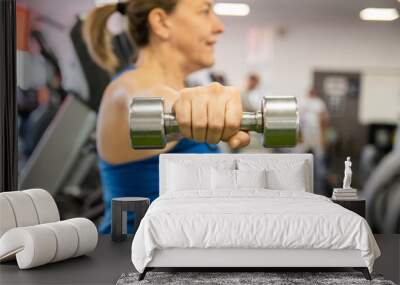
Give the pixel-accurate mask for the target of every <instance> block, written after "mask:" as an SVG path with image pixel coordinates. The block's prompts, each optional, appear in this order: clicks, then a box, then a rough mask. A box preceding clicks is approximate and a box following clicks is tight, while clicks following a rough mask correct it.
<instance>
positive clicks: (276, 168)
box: [238, 158, 311, 191]
mask: <svg viewBox="0 0 400 285" xmlns="http://www.w3.org/2000/svg"><path fill="white" fill-rule="evenodd" d="M238 168H239V169H240V170H260V169H266V170H267V182H268V183H267V188H268V189H272V190H290V191H306V189H311V187H310V183H311V181H308V179H307V177H308V175H309V172H310V170H309V169H308V162H307V161H304V160H295V159H291V158H288V159H285V160H283V159H239V160H238Z"/></svg>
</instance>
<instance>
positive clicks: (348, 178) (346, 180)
mask: <svg viewBox="0 0 400 285" xmlns="http://www.w3.org/2000/svg"><path fill="white" fill-rule="evenodd" d="M344 167H345V168H344V179H343V189H352V188H351V186H350V184H351V176H352V175H353V172H352V171H351V161H350V156H348V157H347V160H346V161H345V162H344Z"/></svg>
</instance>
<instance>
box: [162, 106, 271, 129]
mask: <svg viewBox="0 0 400 285" xmlns="http://www.w3.org/2000/svg"><path fill="white" fill-rule="evenodd" d="M164 127H165V133H166V134H167V135H174V134H176V133H179V125H178V122H177V121H176V118H175V114H173V113H164ZM240 130H242V131H254V132H257V133H262V132H263V117H262V113H261V112H259V111H258V112H243V114H242V120H241V122H240Z"/></svg>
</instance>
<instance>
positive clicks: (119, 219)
mask: <svg viewBox="0 0 400 285" xmlns="http://www.w3.org/2000/svg"><path fill="white" fill-rule="evenodd" d="M149 206H150V199H148V198H144V197H120V198H113V199H112V204H111V208H112V209H111V211H112V214H111V216H112V218H111V219H112V223H111V239H112V241H124V240H126V238H127V236H128V226H127V220H128V216H127V215H128V214H127V212H132V213H134V214H135V225H134V229H135V231H136V230H137V229H138V227H139V224H140V221H141V220H142V219H143V217H144V215H145V214H146V211H147V209H148V208H149Z"/></svg>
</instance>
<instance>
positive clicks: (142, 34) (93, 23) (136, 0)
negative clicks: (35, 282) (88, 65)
mask: <svg viewBox="0 0 400 285" xmlns="http://www.w3.org/2000/svg"><path fill="white" fill-rule="evenodd" d="M177 2H178V0H131V1H128V2H124V3H123V5H125V7H124V10H125V15H126V16H127V18H128V27H129V28H128V36H129V37H130V39H131V40H132V41H133V42H134V44H135V46H137V47H139V48H141V47H144V46H146V45H148V43H149V41H150V27H149V24H148V16H149V13H150V11H151V10H153V9H155V8H161V9H163V10H164V11H165V12H166V13H171V12H173V10H174V8H175V6H176V4H177ZM118 5H121V3H119V4H109V5H104V6H101V7H99V8H96V9H94V10H93V11H91V12H90V13H89V15H88V17H87V18H86V20H85V22H84V24H83V29H82V33H83V39H84V41H85V43H86V45H87V48H88V50H89V53H90V55H91V57H92V58H93V60H94V61H95V62H96V63H97V64H98V65H99V66H100V67H102V68H103V69H105V70H107V71H108V72H110V73H111V74H113V73H115V72H116V69H117V67H118V63H119V62H118V58H117V56H116V55H115V53H114V51H113V47H112V41H111V40H112V35H111V33H110V32H109V31H108V30H107V21H108V19H109V17H110V16H111V15H112V14H114V13H115V12H117V11H120V12H121V10H120V9H119V8H120V7H118Z"/></svg>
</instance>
